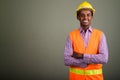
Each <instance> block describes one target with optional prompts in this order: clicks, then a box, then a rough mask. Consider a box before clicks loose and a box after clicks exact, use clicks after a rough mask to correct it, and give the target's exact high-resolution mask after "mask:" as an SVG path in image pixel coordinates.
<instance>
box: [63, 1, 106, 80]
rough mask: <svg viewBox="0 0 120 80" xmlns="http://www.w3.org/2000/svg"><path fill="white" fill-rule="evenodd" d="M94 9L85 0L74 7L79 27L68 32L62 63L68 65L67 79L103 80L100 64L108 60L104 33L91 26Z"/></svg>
mask: <svg viewBox="0 0 120 80" xmlns="http://www.w3.org/2000/svg"><path fill="white" fill-rule="evenodd" d="M94 13H95V9H94V8H93V7H92V5H91V4H90V3H88V2H87V1H84V2H82V3H81V4H80V5H79V6H78V8H77V9H76V16H77V19H78V20H79V22H80V28H78V29H75V30H73V31H71V32H70V33H69V36H68V38H67V42H66V45H65V51H64V63H65V65H66V66H70V71H69V80H103V79H104V78H103V72H102V64H106V63H107V62H108V47H107V42H106V37H105V34H104V33H103V32H102V31H100V30H98V29H95V28H93V27H92V26H91V21H92V19H93V15H94Z"/></svg>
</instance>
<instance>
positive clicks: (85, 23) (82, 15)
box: [72, 9, 93, 59]
mask: <svg viewBox="0 0 120 80" xmlns="http://www.w3.org/2000/svg"><path fill="white" fill-rule="evenodd" d="M77 19H78V20H79V21H80V25H81V27H82V29H83V30H84V31H85V32H86V31H87V29H88V28H89V27H90V25H91V21H92V19H93V13H92V11H91V10H90V9H82V10H81V11H79V12H78V13H77ZM83 56H84V54H83V53H78V52H75V51H74V52H73V55H72V57H74V58H76V59H83Z"/></svg>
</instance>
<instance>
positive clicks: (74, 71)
mask: <svg viewBox="0 0 120 80" xmlns="http://www.w3.org/2000/svg"><path fill="white" fill-rule="evenodd" d="M70 72H73V73H75V74H81V75H96V74H102V69H97V70H79V69H74V68H70Z"/></svg>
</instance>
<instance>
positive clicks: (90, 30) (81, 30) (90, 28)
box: [80, 26, 93, 33]
mask: <svg viewBox="0 0 120 80" xmlns="http://www.w3.org/2000/svg"><path fill="white" fill-rule="evenodd" d="M87 30H88V31H89V32H92V31H93V28H92V27H91V26H90V27H89V28H88V29H87ZM82 32H84V30H83V29H82V27H80V33H82Z"/></svg>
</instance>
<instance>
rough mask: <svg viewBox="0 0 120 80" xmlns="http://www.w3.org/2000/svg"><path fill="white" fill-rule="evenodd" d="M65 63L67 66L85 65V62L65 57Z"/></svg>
mask: <svg viewBox="0 0 120 80" xmlns="http://www.w3.org/2000/svg"><path fill="white" fill-rule="evenodd" d="M64 63H65V65H66V66H81V64H83V60H82V59H76V58H74V57H71V56H67V55H64Z"/></svg>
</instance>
